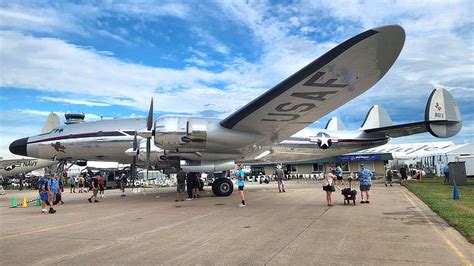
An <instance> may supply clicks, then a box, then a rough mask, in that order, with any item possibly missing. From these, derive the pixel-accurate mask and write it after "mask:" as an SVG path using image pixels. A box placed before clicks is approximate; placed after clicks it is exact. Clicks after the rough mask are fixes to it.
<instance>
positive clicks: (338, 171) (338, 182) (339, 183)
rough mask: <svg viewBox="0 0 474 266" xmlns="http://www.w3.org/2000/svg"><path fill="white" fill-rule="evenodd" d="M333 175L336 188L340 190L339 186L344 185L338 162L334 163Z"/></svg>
mask: <svg viewBox="0 0 474 266" xmlns="http://www.w3.org/2000/svg"><path fill="white" fill-rule="evenodd" d="M335 175H336V180H337V189H339V190H341V186H344V178H343V177H342V168H341V165H340V164H337V165H336V169H335Z"/></svg>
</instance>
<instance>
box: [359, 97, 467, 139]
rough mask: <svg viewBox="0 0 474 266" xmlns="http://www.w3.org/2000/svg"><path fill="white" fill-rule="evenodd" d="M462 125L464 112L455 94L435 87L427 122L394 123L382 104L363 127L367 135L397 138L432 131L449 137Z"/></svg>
mask: <svg viewBox="0 0 474 266" xmlns="http://www.w3.org/2000/svg"><path fill="white" fill-rule="evenodd" d="M461 128H462V120H461V113H460V112H459V107H458V105H457V103H456V101H455V100H454V98H453V96H452V95H451V94H450V93H449V92H448V91H447V90H445V89H434V90H433V92H432V93H431V95H430V97H429V99H428V102H427V104H426V109H425V121H421V122H414V123H408V124H400V125H393V123H392V119H391V118H390V116H389V115H388V113H387V112H386V111H385V110H384V109H383V108H381V107H380V106H377V105H375V106H373V107H372V108H371V109H370V111H369V113H368V114H367V117H366V118H365V121H364V123H363V124H362V126H361V129H362V130H363V132H364V133H365V135H370V136H372V135H377V136H381V135H385V136H388V137H391V138H398V137H403V136H408V135H412V134H418V133H424V132H430V133H431V135H433V136H435V137H438V138H449V137H452V136H454V135H456V134H457V133H458V132H459V131H460V130H461Z"/></svg>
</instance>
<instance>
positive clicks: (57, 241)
mask: <svg viewBox="0 0 474 266" xmlns="http://www.w3.org/2000/svg"><path fill="white" fill-rule="evenodd" d="M208 190H210V188H209V189H208ZM147 192H148V193H147V195H144V194H143V190H142V191H141V192H140V193H132V192H131V190H128V191H127V196H126V197H120V193H119V191H118V190H109V191H106V198H104V199H100V200H101V202H100V203H92V204H91V203H89V202H88V201H87V197H88V196H89V195H90V194H78V193H76V194H70V193H69V191H68V190H67V191H66V192H65V193H64V195H63V198H64V201H65V204H64V205H62V206H58V207H57V213H56V214H42V213H41V211H40V207H35V206H34V202H33V203H30V204H29V206H28V208H15V209H11V208H8V206H9V204H10V200H11V198H12V196H16V197H17V199H18V203H22V200H23V196H25V195H26V196H28V199H34V198H36V192H35V191H26V192H25V191H23V192H10V191H7V195H6V196H0V223H1V227H0V228H1V232H0V265H30V264H48V265H49V264H63V265H74V264H81V265H83V264H97V265H111V264H127V265H130V264H134V265H151V264H182V265H190V264H192V265H195V264H201V265H215V264H218V265H236V264H256V265H266V264H269V265H320V264H343V265H348V264H357V265H362V264H363V265H382V264H383V265H413V264H417V265H419V264H426V265H434V264H439V265H472V262H473V261H474V245H473V244H470V243H469V242H467V240H466V239H465V238H464V237H463V236H462V235H460V234H459V233H458V232H457V231H456V230H454V229H453V228H451V227H450V226H448V225H447V224H446V222H445V221H443V220H442V219H440V218H439V217H438V216H437V215H436V214H434V213H433V212H432V211H431V210H430V209H429V208H428V207H427V206H426V205H425V204H424V203H422V202H421V201H420V200H419V199H418V198H416V197H415V196H414V195H413V194H411V193H410V192H409V191H407V190H406V189H405V188H403V187H400V186H399V185H395V186H394V187H388V188H386V187H385V186H383V185H381V184H377V185H374V186H373V190H372V197H371V202H370V204H359V201H360V199H358V201H357V205H356V206H352V205H350V206H349V205H347V206H344V205H343V200H342V196H341V195H340V194H339V193H338V192H336V193H334V195H333V196H334V199H335V202H336V205H335V206H334V207H328V206H327V205H326V200H325V193H324V191H323V190H322V185H321V183H320V181H295V180H293V181H290V182H288V184H287V192H286V193H278V191H277V189H276V184H274V183H273V184H263V185H257V184H255V185H252V184H250V183H249V184H247V186H246V188H245V195H246V197H247V206H246V207H238V203H239V199H238V193H235V192H234V194H232V195H231V196H230V197H225V198H219V197H215V196H213V195H212V194H211V193H209V192H201V194H202V195H203V197H202V198H199V199H197V200H193V201H183V202H178V203H175V202H174V199H175V195H176V194H175V193H174V188H161V189H159V190H158V193H157V194H156V193H154V192H152V190H150V189H148V190H147ZM157 196H158V197H157Z"/></svg>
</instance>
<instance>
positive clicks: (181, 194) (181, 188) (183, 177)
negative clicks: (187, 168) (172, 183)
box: [175, 168, 186, 202]
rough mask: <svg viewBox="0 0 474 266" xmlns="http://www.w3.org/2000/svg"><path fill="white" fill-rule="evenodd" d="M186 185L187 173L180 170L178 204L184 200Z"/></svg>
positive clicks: (178, 175)
mask: <svg viewBox="0 0 474 266" xmlns="http://www.w3.org/2000/svg"><path fill="white" fill-rule="evenodd" d="M185 183H186V173H185V172H184V171H183V168H179V171H178V173H177V174H176V200H175V201H176V202H178V201H183V200H184V192H185Z"/></svg>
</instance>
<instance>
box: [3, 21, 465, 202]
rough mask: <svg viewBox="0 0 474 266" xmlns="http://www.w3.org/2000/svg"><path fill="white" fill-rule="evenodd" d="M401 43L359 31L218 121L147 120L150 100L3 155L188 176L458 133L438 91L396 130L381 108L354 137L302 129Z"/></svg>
mask: <svg viewBox="0 0 474 266" xmlns="http://www.w3.org/2000/svg"><path fill="white" fill-rule="evenodd" d="M404 42H405V32H404V30H403V28H402V27H400V26H398V25H389V26H383V27H379V28H375V29H371V30H368V31H365V32H363V33H360V34H358V35H356V36H354V37H352V38H350V39H349V40H346V41H345V42H343V43H341V44H339V45H338V46H336V47H335V48H333V49H332V50H330V51H329V52H327V53H326V54H324V55H323V56H321V57H320V58H318V59H316V60H315V61H313V62H312V63H310V64H309V65H307V66H305V67H304V68H303V69H301V70H299V71H298V72H296V73H295V74H293V75H292V76H290V77H289V78H287V79H286V80H284V81H282V82H281V83H280V84H278V85H276V86H275V87H273V88H272V89H270V90H268V91H267V92H265V93H264V94H263V95H261V96H260V97H258V98H256V99H255V100H253V101H252V102H250V103H249V104H247V105H246V106H244V107H243V108H241V109H240V110H238V111H236V112H234V113H233V114H231V115H230V116H228V117H227V118H225V119H224V120H218V119H208V118H196V117H184V116H160V117H158V118H157V119H156V120H155V121H153V100H152V102H151V105H150V110H149V113H148V117H147V118H146V119H143V118H136V119H135V118H134V119H114V120H103V121H95V122H86V123H80V124H73V125H66V126H62V127H58V128H55V129H53V130H52V131H51V132H49V133H46V134H41V135H37V136H33V137H28V138H22V139H19V140H16V141H14V142H13V143H11V145H10V151H11V152H12V153H15V154H19V155H24V156H31V157H36V158H45V159H50V158H56V159H63V160H70V159H74V160H85V161H86V160H96V161H97V160H103V161H117V162H120V163H132V165H133V166H134V165H136V163H137V160H138V163H139V164H142V165H143V162H144V163H145V165H146V168H147V169H148V165H149V164H155V165H157V164H158V165H160V164H163V165H166V164H164V163H167V162H170V161H175V162H176V161H177V162H178V163H179V162H180V161H181V162H183V163H182V164H181V167H182V168H183V169H185V170H189V171H201V172H208V171H223V170H228V169H233V168H234V163H236V162H242V163H259V162H285V161H298V160H308V159H317V158H322V157H327V156H333V155H337V154H344V153H350V152H355V151H359V150H363V149H367V148H371V147H375V146H379V145H383V144H385V143H387V142H388V141H389V139H390V138H395V137H401V136H407V135H411V134H417V133H422V132H430V133H431V134H432V135H433V136H435V137H440V138H445V137H450V136H453V135H455V134H457V132H459V130H460V129H461V127H462V122H461V115H460V112H459V108H458V106H457V104H456V102H455V101H454V99H453V97H452V96H451V95H450V94H449V92H448V91H446V90H444V89H435V90H434V91H433V92H432V94H431V95H430V97H429V99H428V103H427V105H426V111H425V117H424V120H423V121H420V122H414V123H409V124H399V125H394V124H393V123H392V120H391V118H390V116H389V115H388V113H387V112H386V111H385V110H384V109H383V108H382V107H380V106H373V107H372V108H371V109H370V111H369V113H368V114H367V117H366V119H365V121H364V123H363V124H362V126H361V128H360V129H358V130H353V131H348V130H345V129H344V127H343V124H342V122H341V121H340V120H338V119H335V118H333V119H331V120H330V121H329V122H328V124H327V126H326V128H325V129H315V128H306V127H307V126H309V125H310V124H312V123H313V122H314V121H316V120H318V119H320V118H321V117H323V116H325V115H326V114H328V113H330V112H332V111H333V110H335V109H336V108H338V107H339V106H342V105H344V104H345V103H347V102H348V101H350V100H352V99H354V98H355V97H357V96H358V95H360V94H362V93H363V92H365V91H366V90H368V89H369V88H371V87H372V86H373V85H374V84H375V83H376V82H377V81H378V80H380V79H381V78H382V77H383V76H384V75H385V74H386V73H387V71H388V70H389V69H390V67H391V66H392V65H393V64H394V62H395V60H396V59H397V57H398V56H399V54H400V52H401V50H402V47H403V44H404ZM145 125H146V127H144V126H145ZM152 140H153V143H154V145H151V141H152ZM163 165H162V166H163ZM232 190H233V186H232V183H231V181H230V180H228V179H227V178H219V179H217V180H216V181H215V182H214V184H213V192H214V193H215V194H216V195H218V196H227V195H230V194H231V193H232Z"/></svg>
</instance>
